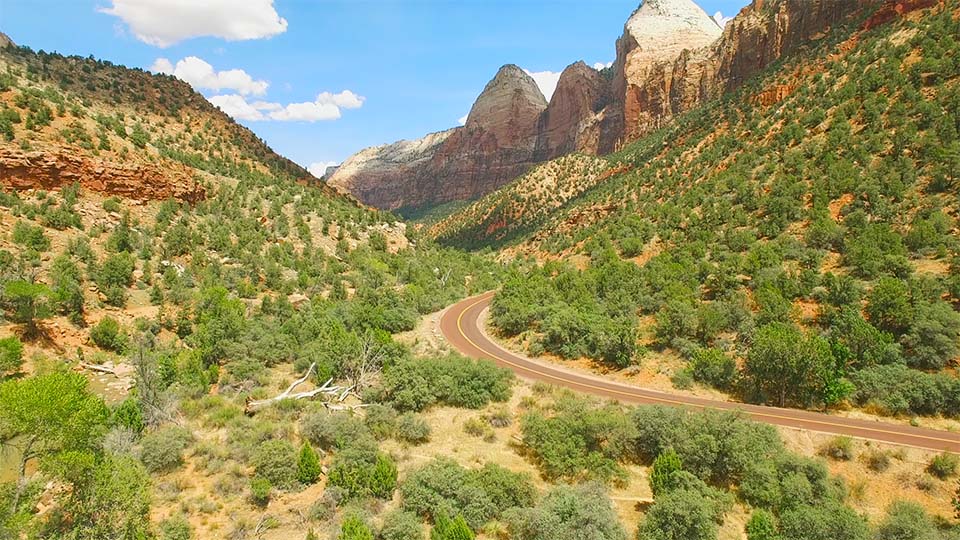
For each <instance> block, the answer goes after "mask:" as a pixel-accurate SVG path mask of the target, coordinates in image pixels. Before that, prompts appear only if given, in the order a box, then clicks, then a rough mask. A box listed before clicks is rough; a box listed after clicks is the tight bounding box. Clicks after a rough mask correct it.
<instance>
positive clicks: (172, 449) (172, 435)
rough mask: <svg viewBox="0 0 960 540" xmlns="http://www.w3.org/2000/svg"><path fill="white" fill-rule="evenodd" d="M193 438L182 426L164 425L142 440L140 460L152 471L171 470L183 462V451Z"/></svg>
mask: <svg viewBox="0 0 960 540" xmlns="http://www.w3.org/2000/svg"><path fill="white" fill-rule="evenodd" d="M192 440H193V435H191V434H190V432H189V431H187V430H185V429H183V428H181V427H177V426H166V427H162V428H160V429H158V430H156V431H154V432H152V433H148V434H146V435H145V436H144V437H143V439H142V440H141V441H140V461H142V462H143V464H144V466H146V468H147V470H148V471H150V472H152V473H163V472H170V471H172V470H174V469H176V468H177V467H179V466H180V465H182V464H183V451H184V450H185V449H186V448H187V446H188V445H189V444H190V441H192Z"/></svg>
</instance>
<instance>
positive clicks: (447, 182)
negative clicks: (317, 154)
mask: <svg viewBox="0 0 960 540" xmlns="http://www.w3.org/2000/svg"><path fill="white" fill-rule="evenodd" d="M546 107H547V102H546V100H545V99H544V98H543V94H541V93H540V90H539V89H538V88H537V83H536V82H534V80H533V79H532V78H530V76H529V75H527V74H526V73H524V71H523V70H522V69H520V68H519V67H517V66H514V65H506V66H503V67H502V68H500V71H498V72H497V75H496V76H495V77H494V78H493V79H492V80H491V81H490V82H489V83H487V86H486V88H484V90H483V92H482V93H481V94H480V97H478V98H477V101H476V102H475V103H474V105H473V108H472V109H471V110H470V114H469V115H468V116H467V122H466V124H465V125H464V126H463V127H459V128H454V129H451V130H448V131H444V132H441V133H434V134H431V135H427V136H426V137H424V138H423V139H418V140H415V141H401V142H398V143H394V144H390V145H384V146H377V147H373V148H368V149H366V150H363V151H361V152H359V153H357V154H355V155H353V156H352V157H350V158H349V159H348V160H347V161H345V162H344V163H343V165H341V166H340V168H339V169H337V170H336V172H334V173H333V175H331V176H330V179H329V180H328V183H329V184H330V185H332V186H334V187H336V188H337V189H341V190H344V191H348V192H350V193H352V194H353V195H355V196H356V197H357V198H358V199H360V200H361V201H362V202H364V203H367V204H370V205H372V206H376V207H378V208H386V209H391V210H392V209H397V208H405V207H406V208H417V207H423V206H429V205H435V204H440V203H444V202H447V201H454V200H463V199H472V198H476V197H479V196H481V195H484V194H486V193H489V192H491V191H493V190H495V189H497V188H498V187H500V186H502V185H504V184H506V183H507V182H509V181H510V180H512V179H514V178H516V177H517V176H519V175H521V174H523V173H524V172H526V171H527V169H529V168H530V166H531V165H533V164H534V163H535V160H534V150H535V148H536V145H537V133H538V131H537V123H538V120H539V117H540V113H542V112H543V111H544V109H546Z"/></svg>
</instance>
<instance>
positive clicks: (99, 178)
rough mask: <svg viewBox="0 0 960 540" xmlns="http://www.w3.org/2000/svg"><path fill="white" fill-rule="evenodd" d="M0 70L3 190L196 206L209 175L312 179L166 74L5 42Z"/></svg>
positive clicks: (187, 86)
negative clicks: (90, 193)
mask: <svg viewBox="0 0 960 540" xmlns="http://www.w3.org/2000/svg"><path fill="white" fill-rule="evenodd" d="M0 71H2V72H3V76H2V79H3V80H2V83H0V108H2V118H0V131H2V141H0V181H2V182H3V184H5V185H7V186H10V187H14V188H17V189H25V188H29V187H33V188H42V189H51V188H56V187H61V186H64V185H69V184H72V183H73V182H79V183H80V184H81V185H82V186H83V187H85V188H88V189H91V190H96V191H100V192H104V193H108V194H116V195H121V196H124V197H130V198H136V199H165V198H167V197H175V198H179V199H182V200H186V201H196V200H199V199H202V198H203V197H204V193H205V188H204V185H203V184H204V183H205V182H208V181H211V180H214V179H215V177H216V176H218V175H219V176H227V177H234V178H236V177H238V175H244V174H247V173H256V174H263V175H268V176H272V177H276V178H284V179H289V180H297V181H304V182H315V181H316V179H314V178H313V177H312V176H311V175H310V174H309V173H308V172H307V171H306V170H304V169H303V168H302V167H300V166H299V165H297V164H295V163H293V162H292V161H290V160H288V159H286V158H284V157H282V156H279V155H277V154H276V153H275V152H274V151H273V150H271V149H270V148H269V147H268V146H267V145H266V144H265V143H264V142H263V141H262V140H260V139H259V138H258V137H257V136H256V135H254V134H253V132H251V131H250V130H249V129H247V128H245V127H243V126H241V125H239V124H237V123H236V122H234V121H233V120H232V119H231V118H230V117H228V116H227V115H226V114H224V113H223V112H221V111H220V110H219V109H217V108H216V107H214V106H213V105H212V104H210V103H209V102H208V101H207V100H206V99H204V97H203V96H202V95H200V94H199V93H197V92H195V91H194V90H193V89H192V88H191V87H190V86H189V85H188V84H187V83H185V82H183V81H180V80H179V79H176V78H174V77H170V76H165V75H153V74H150V73H147V72H144V71H142V70H139V69H127V68H125V67H122V66H117V65H114V64H112V63H110V62H105V61H100V60H93V59H90V58H80V57H64V56H61V55H59V54H55V53H44V52H40V53H34V52H33V51H31V50H30V49H28V48H25V47H24V48H19V47H16V46H13V45H12V44H11V46H8V47H4V48H2V49H0ZM319 189H321V190H323V191H324V192H326V193H327V195H329V196H338V195H335V193H334V191H333V190H330V189H329V188H327V187H325V186H319Z"/></svg>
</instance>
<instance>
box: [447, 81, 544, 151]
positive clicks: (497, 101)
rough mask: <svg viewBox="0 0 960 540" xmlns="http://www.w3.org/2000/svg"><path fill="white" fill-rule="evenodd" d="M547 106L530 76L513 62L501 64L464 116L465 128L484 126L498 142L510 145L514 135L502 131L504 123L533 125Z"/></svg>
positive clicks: (505, 125) (504, 126) (505, 124)
mask: <svg viewBox="0 0 960 540" xmlns="http://www.w3.org/2000/svg"><path fill="white" fill-rule="evenodd" d="M546 108H547V100H546V99H545V98H544V97H543V93H541V92H540V88H539V87H537V83H536V81H534V80H533V77H531V76H530V75H527V73H526V72H525V71H523V70H522V69H520V67H519V66H516V65H514V64H507V65H505V66H503V67H501V68H500V69H499V70H498V71H497V74H496V75H495V76H494V77H493V79H491V80H490V82H488V83H487V85H486V86H485V87H484V88H483V92H481V93H480V97H478V98H477V101H476V102H474V104H473V107H472V108H471V109H470V114H469V115H468V116H467V123H466V126H467V129H476V128H484V129H486V130H488V131H491V132H493V133H494V134H495V135H496V136H497V141H498V142H499V143H500V144H501V145H505V144H506V145H510V144H511V140H513V142H517V141H515V139H516V137H514V136H513V135H511V134H510V133H509V132H507V131H505V129H504V128H506V127H507V125H508V124H509V125H511V126H514V127H516V126H530V125H536V118H537V116H538V115H539V114H540V112H541V111H543V110H544V109H546Z"/></svg>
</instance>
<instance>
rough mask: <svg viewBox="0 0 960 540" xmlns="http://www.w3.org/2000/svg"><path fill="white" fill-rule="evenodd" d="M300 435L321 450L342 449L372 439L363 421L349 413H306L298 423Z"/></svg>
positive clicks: (320, 411)
mask: <svg viewBox="0 0 960 540" xmlns="http://www.w3.org/2000/svg"><path fill="white" fill-rule="evenodd" d="M300 433H301V434H302V435H303V436H304V437H306V438H307V440H309V441H310V442H311V443H313V444H315V445H316V446H318V447H320V448H322V449H323V450H331V449H334V448H342V447H344V446H346V445H347V444H348V443H350V442H351V441H355V440H359V439H363V440H371V441H372V439H373V436H372V435H371V434H370V431H369V430H368V429H367V427H366V426H365V425H364V422H363V420H361V419H360V418H359V417H357V416H354V415H353V414H352V413H350V412H334V413H329V412H326V411H324V410H318V411H314V412H311V413H308V414H306V415H304V417H303V419H302V420H301V421H300Z"/></svg>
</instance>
